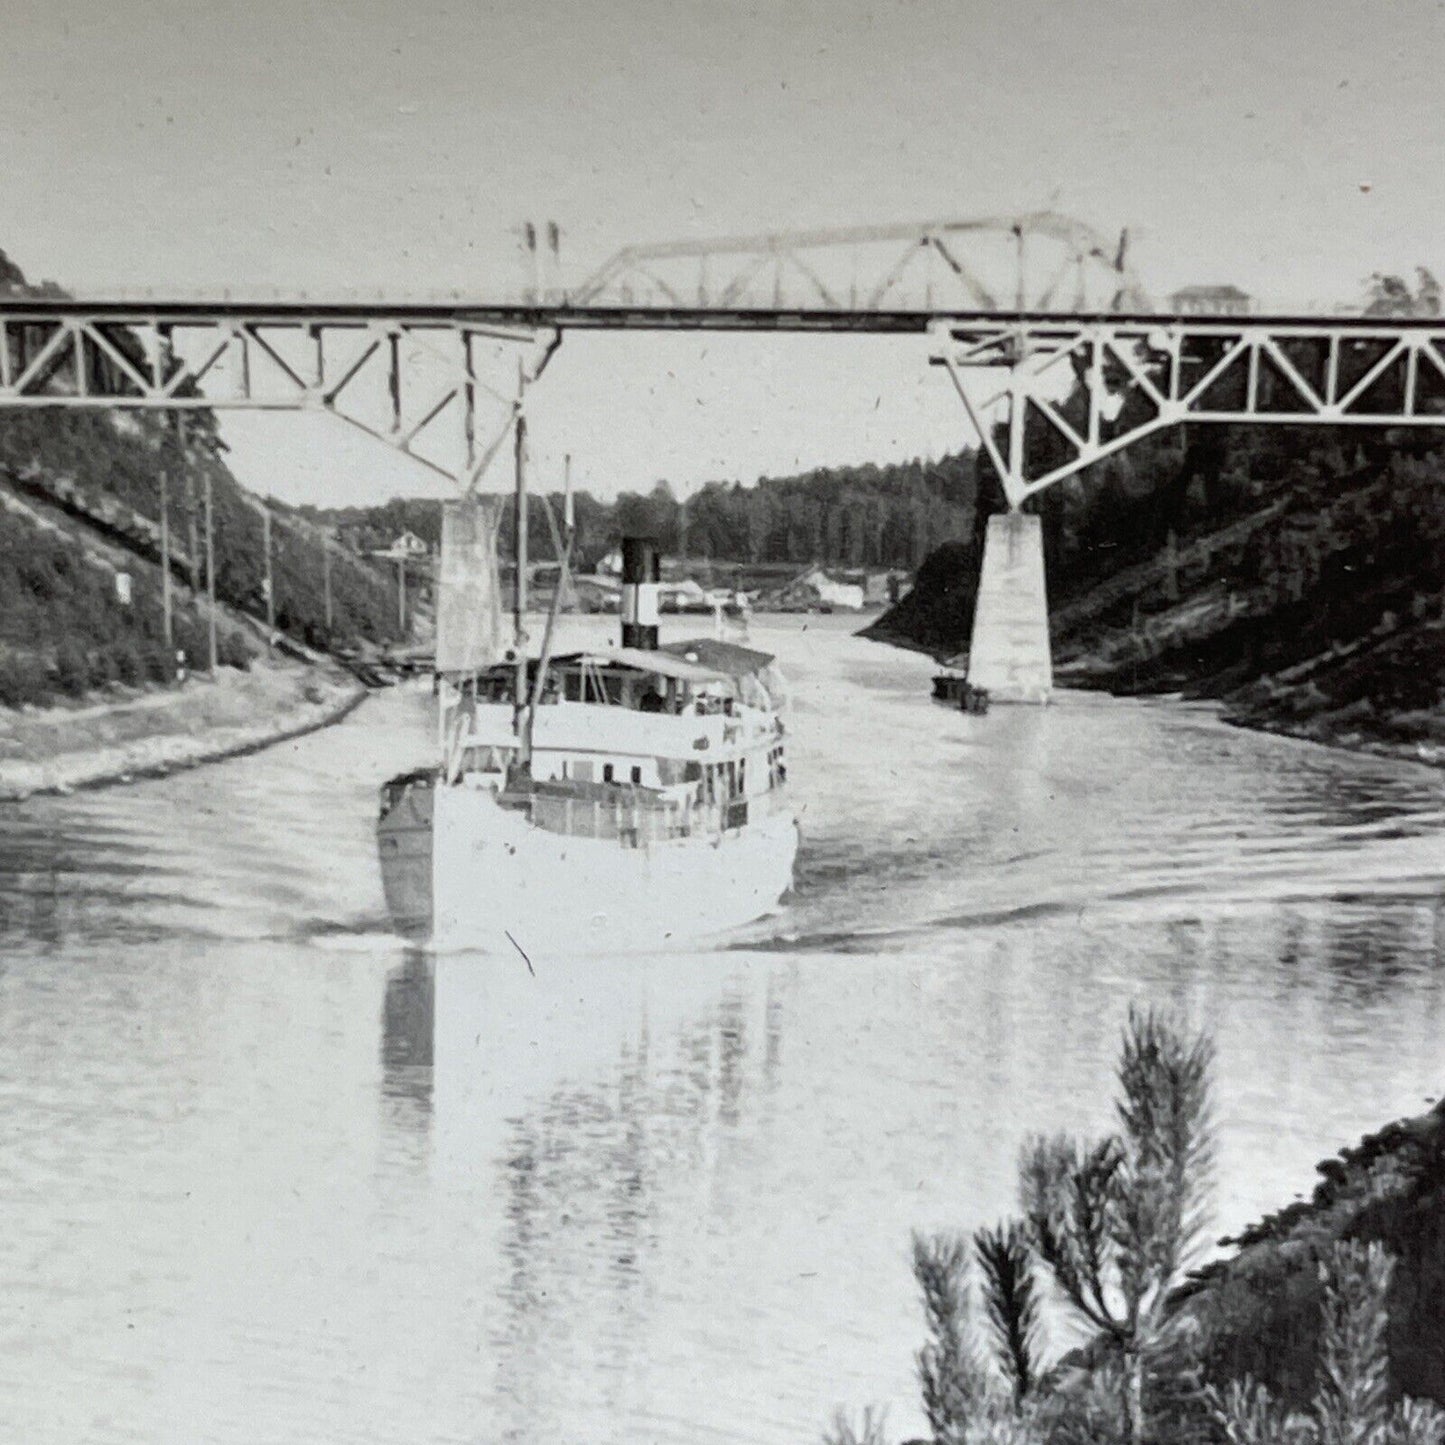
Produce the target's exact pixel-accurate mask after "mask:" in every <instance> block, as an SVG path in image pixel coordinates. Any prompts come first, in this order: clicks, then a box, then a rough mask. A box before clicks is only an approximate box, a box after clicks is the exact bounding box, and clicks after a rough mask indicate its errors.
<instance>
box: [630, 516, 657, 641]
mask: <svg viewBox="0 0 1445 1445" xmlns="http://www.w3.org/2000/svg"><path fill="white" fill-rule="evenodd" d="M661 580H662V564H661V560H660V558H659V557H658V553H657V543H656V542H654V541H653V540H652V538H650V537H624V538H623V539H622V645H623V646H624V647H643V648H646V649H647V650H648V651H651V652H655V651H656V650H657V584H658V583H659V582H660V581H661Z"/></svg>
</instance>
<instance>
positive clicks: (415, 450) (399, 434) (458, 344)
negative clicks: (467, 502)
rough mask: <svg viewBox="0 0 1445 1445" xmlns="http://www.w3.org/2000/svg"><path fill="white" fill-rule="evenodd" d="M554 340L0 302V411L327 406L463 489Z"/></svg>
mask: <svg viewBox="0 0 1445 1445" xmlns="http://www.w3.org/2000/svg"><path fill="white" fill-rule="evenodd" d="M559 340H560V334H559V333H558V332H557V331H556V330H555V329H554V328H550V327H547V326H543V325H536V326H528V325H525V324H521V323H519V324H516V325H508V324H503V323H496V322H491V321H488V320H485V319H484V320H476V321H474V320H469V319H466V318H465V317H460V316H453V315H450V314H447V313H446V312H445V311H437V312H435V313H433V312H422V313H417V312H414V311H413V312H410V313H408V312H389V311H388V310H387V309H386V308H385V307H377V308H376V309H375V310H374V311H373V312H370V313H368V312H366V311H364V310H360V311H358V310H356V309H355V308H351V309H348V310H347V311H346V312H345V313H340V314H338V313H337V312H335V311H333V310H327V309H324V308H308V307H306V306H304V305H290V306H280V307H276V308H274V309H271V310H267V309H264V308H255V307H232V306H227V305H224V304H219V305H216V306H200V307H194V308H190V307H184V306H167V307H166V308H165V309H164V310H163V311H162V310H160V309H157V310H156V311H154V312H151V313H148V312H147V311H146V310H145V308H137V307H136V306H134V305H125V306H117V307H107V306H106V305H104V304H100V305H94V306H92V305H87V304H85V303H76V302H69V301H66V302H56V303H52V304H50V305H48V306H47V305H43V304H40V305H37V304H36V303H35V302H33V301H28V300H27V301H26V302H25V303H23V304H19V303H17V304H16V305H15V306H13V307H7V305H6V303H5V301H4V300H3V299H0V409H14V408H29V407H39V406H46V407H62V408H65V407H70V408H75V407H81V408H106V409H110V408H116V409H120V410H128V409H167V410H179V411H185V410H198V409H206V410H218V411H226V410H259V411H297V412H308V411H309V412H320V413H327V414H330V415H333V416H336V417H338V418H340V419H341V420H342V421H344V422H346V423H347V424H348V425H350V426H352V427H355V428H357V429H358V430H360V431H363V432H365V433H367V434H368V435H370V436H372V437H375V438H376V439H378V440H380V441H382V442H385V443H386V444H387V445H389V446H391V447H393V448H395V449H396V450H397V451H400V452H402V453H404V454H405V455H407V456H409V457H411V458H412V459H413V460H415V461H417V462H418V463H420V464H421V465H422V466H425V467H427V468H428V469H430V470H431V471H433V472H435V473H438V474H439V475H441V476H444V477H446V478H448V479H449V480H452V481H454V482H456V483H458V484H459V485H461V486H463V487H464V488H466V489H472V488H474V487H475V486H476V484H477V482H478V481H479V480H480V478H481V476H482V474H483V473H484V472H485V471H486V469H487V467H488V465H489V464H490V463H491V461H492V460H493V459H494V457H495V456H496V454H497V452H498V451H499V450H500V449H501V447H502V445H503V443H504V441H505V440H506V437H507V435H508V434H509V432H510V430H511V428H512V426H513V424H514V422H515V419H516V417H517V415H518V413H519V411H520V409H521V406H522V395H523V391H524V389H525V387H526V386H527V385H528V384H530V383H531V382H533V381H535V380H536V379H537V378H538V377H539V376H540V375H541V373H542V371H543V370H544V369H545V368H546V365H547V362H548V361H549V360H550V358H551V355H552V353H553V352H554V351H555V350H556V347H557V345H558V342H559Z"/></svg>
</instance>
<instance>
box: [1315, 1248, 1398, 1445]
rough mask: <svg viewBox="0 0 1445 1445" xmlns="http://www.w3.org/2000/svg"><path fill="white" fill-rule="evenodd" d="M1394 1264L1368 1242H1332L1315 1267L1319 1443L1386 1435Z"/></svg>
mask: <svg viewBox="0 0 1445 1445" xmlns="http://www.w3.org/2000/svg"><path fill="white" fill-rule="evenodd" d="M1394 1267H1395V1265H1394V1260H1393V1259H1392V1258H1391V1257H1390V1255H1388V1254H1387V1253H1386V1251H1385V1250H1384V1248H1383V1247H1382V1246H1381V1245H1380V1244H1378V1243H1376V1242H1373V1241H1372V1242H1371V1243H1370V1244H1368V1245H1362V1244H1359V1243H1355V1242H1349V1243H1339V1244H1336V1245H1335V1246H1334V1247H1333V1249H1332V1250H1331V1251H1330V1255H1329V1258H1328V1260H1327V1261H1326V1262H1325V1263H1323V1264H1322V1265H1321V1267H1320V1274H1321V1278H1322V1280H1323V1282H1324V1312H1323V1313H1324V1317H1323V1321H1322V1332H1321V1333H1322V1338H1321V1348H1320V1374H1319V1384H1318V1387H1317V1389H1316V1393H1315V1403H1314V1418H1315V1422H1316V1426H1317V1428H1318V1432H1319V1445H1383V1442H1384V1440H1385V1438H1386V1429H1387V1425H1388V1412H1387V1399H1388V1391H1389V1347H1388V1344H1387V1341H1386V1338H1385V1336H1386V1330H1387V1328H1388V1326H1389V1314H1388V1311H1387V1307H1386V1298H1387V1296H1388V1293H1389V1289H1390V1279H1391V1276H1392V1275H1393V1273H1394Z"/></svg>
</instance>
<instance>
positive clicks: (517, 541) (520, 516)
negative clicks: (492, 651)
mask: <svg viewBox="0 0 1445 1445" xmlns="http://www.w3.org/2000/svg"><path fill="white" fill-rule="evenodd" d="M525 386H526V377H525V375H520V374H519V376H518V379H517V432H516V440H515V456H516V466H517V490H516V497H515V500H514V507H515V511H514V514H513V551H514V559H515V562H516V575H515V578H514V581H513V584H512V648H513V651H514V653H515V655H516V663H517V668H516V674H515V678H514V681H513V687H512V730H513V732H514V733H515V734H516V737H517V741H518V746H519V748H521V750H522V756H521V761H522V762H523V763H524V764H529V763H530V762H531V758H530V757H528V756H527V753H526V742H527V739H526V736H525V734H524V732H523V730H522V727H521V722H522V713H523V709H524V708H525V707H526V706H527V648H526V642H527V634H526V631H525V629H524V628H523V625H522V615H523V613H524V612H525V611H526V610H527V413H526V412H525V411H524V410H523V407H522V397H523V392H524V389H525Z"/></svg>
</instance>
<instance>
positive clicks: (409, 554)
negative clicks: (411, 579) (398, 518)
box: [371, 532, 431, 562]
mask: <svg viewBox="0 0 1445 1445" xmlns="http://www.w3.org/2000/svg"><path fill="white" fill-rule="evenodd" d="M371 555H372V556H373V557H385V558H387V560H388V561H392V562H419V561H422V560H423V559H424V558H427V557H429V556H431V548H430V547H428V546H427V544H426V543H425V542H423V541H422V539H421V538H420V537H418V536H417V534H416V533H415V532H403V533H402V534H401V536H399V537H396V538H394V539H393V540H392V543H391V545H390V546H389V547H382V548H380V549H379V550H375V551H373V552H372V554H371Z"/></svg>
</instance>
